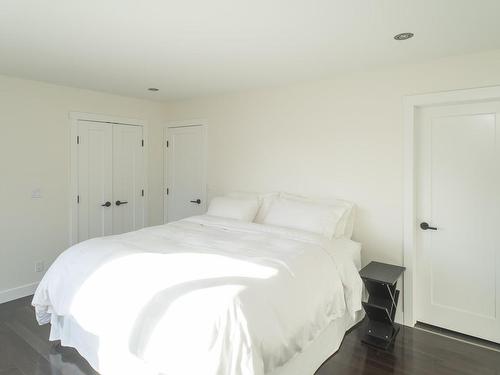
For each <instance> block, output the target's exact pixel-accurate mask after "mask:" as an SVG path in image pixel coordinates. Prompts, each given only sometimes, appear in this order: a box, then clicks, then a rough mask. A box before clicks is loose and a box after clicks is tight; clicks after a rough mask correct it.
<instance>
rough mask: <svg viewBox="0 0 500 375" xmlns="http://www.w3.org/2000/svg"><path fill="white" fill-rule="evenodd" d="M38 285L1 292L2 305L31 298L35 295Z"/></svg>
mask: <svg viewBox="0 0 500 375" xmlns="http://www.w3.org/2000/svg"><path fill="white" fill-rule="evenodd" d="M37 286H38V283H32V284H26V285H21V286H18V287H17V288H12V289H7V290H0V303H5V302H9V301H13V300H15V299H18V298H22V297H26V296H29V295H31V294H33V293H35V290H36V287H37Z"/></svg>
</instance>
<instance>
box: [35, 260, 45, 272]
mask: <svg viewBox="0 0 500 375" xmlns="http://www.w3.org/2000/svg"><path fill="white" fill-rule="evenodd" d="M44 270H45V263H44V262H43V261H39V262H36V263H35V271H36V272H38V273H40V272H43V271H44Z"/></svg>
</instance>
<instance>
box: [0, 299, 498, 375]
mask: <svg viewBox="0 0 500 375" xmlns="http://www.w3.org/2000/svg"><path fill="white" fill-rule="evenodd" d="M30 301H31V298H23V299H19V300H16V301H13V302H9V303H6V304H3V305H0V375H97V373H96V372H95V371H93V370H92V368H91V367H90V366H89V365H88V364H87V362H86V361H85V360H84V359H83V358H82V357H80V355H79V354H78V353H77V352H76V351H75V350H73V349H70V348H63V347H60V346H54V345H53V344H51V343H49V341H48V340H47V338H48V335H49V327H48V326H42V327H40V326H38V324H37V323H36V321H35V317H34V311H33V309H32V308H31V306H30ZM361 333H362V332H361V329H360V328H356V329H354V330H352V332H350V333H349V334H348V335H347V336H346V337H345V339H344V342H343V343H342V346H341V348H340V351H339V352H338V353H336V354H335V355H333V356H332V357H331V358H330V359H329V360H328V361H326V362H325V363H324V364H323V366H322V367H321V368H320V369H319V370H318V371H317V373H316V375H333V374H370V375H386V374H396V375H406V374H418V375H420V374H421V375H460V374H464V375H465V374H471V375H483V374H484V375H490V374H491V375H493V374H496V375H500V353H499V352H495V351H492V350H488V349H484V348H480V347H477V346H473V345H469V344H466V343H463V342H460V341H456V340H452V339H448V338H445V337H442V336H438V335H435V334H432V333H429V332H425V331H421V330H417V329H413V328H407V327H403V328H402V330H401V332H400V334H399V336H398V337H397V339H396V342H395V344H394V347H393V348H391V349H390V350H389V351H386V352H384V351H380V350H376V349H374V348H371V347H367V346H365V345H363V344H361V342H360V337H361ZM138 375H140V374H138ZM196 375H198V374H196ZM199 375H202V374H199ZM304 375H307V374H304Z"/></svg>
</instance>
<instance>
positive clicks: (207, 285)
mask: <svg viewBox="0 0 500 375" xmlns="http://www.w3.org/2000/svg"><path fill="white" fill-rule="evenodd" d="M341 248H343V246H342V244H339V243H338V242H336V240H333V241H332V240H328V239H326V238H324V237H323V236H319V235H315V234H312V233H308V232H304V231H300V230H292V229H286V228H277V227H272V226H267V225H261V224H256V223H245V222H241V221H237V220H230V219H222V218H218V217H213V216H208V215H204V216H198V217H192V218H188V219H184V220H181V221H178V222H174V223H170V224H167V225H161V226H157V227H150V228H144V229H141V230H139V231H136V232H130V233H126V234H122V235H117V236H109V237H103V238H96V239H92V240H88V241H85V242H82V243H80V244H77V245H75V246H73V247H71V248H70V249H68V250H67V251H65V252H64V253H63V254H61V255H60V256H59V258H58V259H57V260H56V261H55V262H54V264H53V265H52V266H51V267H50V269H49V270H48V271H47V273H46V275H45V276H44V278H43V280H42V281H41V283H40V284H39V287H38V289H37V291H36V293H35V296H34V298H33V305H34V306H35V310H36V316H37V320H38V322H39V323H40V324H44V323H49V322H50V323H52V327H51V336H50V339H51V340H61V344H62V345H69V346H73V347H75V348H76V349H77V350H78V351H79V352H80V354H82V356H84V357H85V358H86V359H87V360H88V361H89V363H90V364H91V365H92V366H93V367H94V368H95V369H96V370H97V371H99V372H100V373H101V374H102V375H115V374H116V375H117V374H121V375H127V374H130V375H132V374H134V375H136V374H141V375H148V374H155V375H157V374H168V375H187V374H204V375H263V374H270V373H272V372H274V371H277V370H279V368H280V367H282V366H284V365H286V364H287V362H289V361H290V360H291V359H293V358H294V357H295V356H296V355H298V354H299V353H301V352H302V351H304V350H305V349H306V348H307V347H308V346H309V345H310V344H311V343H312V342H313V341H314V340H315V339H316V338H317V337H318V336H319V335H321V333H322V332H323V331H324V330H325V329H326V328H327V327H328V326H329V325H330V324H331V323H332V322H333V321H334V320H336V319H340V318H342V317H344V316H352V317H354V315H355V314H356V312H358V311H359V310H360V309H361V290H362V286H361V280H360V278H359V275H358V272H357V270H356V267H355V265H354V262H353V258H352V255H350V254H351V253H350V251H342V250H341Z"/></svg>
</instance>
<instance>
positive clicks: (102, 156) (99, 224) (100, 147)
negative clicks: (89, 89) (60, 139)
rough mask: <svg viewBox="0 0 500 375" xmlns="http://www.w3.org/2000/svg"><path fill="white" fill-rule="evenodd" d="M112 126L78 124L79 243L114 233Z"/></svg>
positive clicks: (88, 123) (87, 123)
mask: <svg viewBox="0 0 500 375" xmlns="http://www.w3.org/2000/svg"><path fill="white" fill-rule="evenodd" d="M112 139H113V127H112V125H110V124H103V123H96V122H90V121H78V242H80V241H84V240H86V239H89V238H93V237H100V236H107V235H110V234H112V232H113V225H112V220H113V206H112V200H113V186H112V179H111V175H112V171H113V154H112V148H111V144H112Z"/></svg>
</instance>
